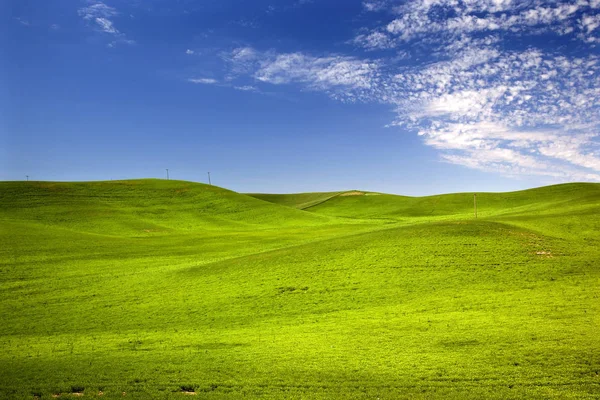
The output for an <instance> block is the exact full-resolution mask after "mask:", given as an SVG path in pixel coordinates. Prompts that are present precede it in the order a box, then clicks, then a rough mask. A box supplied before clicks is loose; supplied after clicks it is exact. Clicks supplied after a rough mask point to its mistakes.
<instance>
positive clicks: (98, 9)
mask: <svg viewBox="0 0 600 400" xmlns="http://www.w3.org/2000/svg"><path fill="white" fill-rule="evenodd" d="M77 14H78V15H79V16H80V17H81V18H82V19H83V20H84V21H87V22H88V23H92V22H93V23H94V26H95V28H96V30H98V31H100V32H103V33H107V34H109V35H112V36H114V38H115V39H114V40H112V41H111V42H110V43H109V44H108V47H115V46H116V45H117V44H119V43H121V44H128V45H132V44H135V41H134V40H131V39H127V38H126V37H125V35H124V34H123V33H121V32H120V31H119V30H118V29H117V28H116V27H115V24H114V22H113V18H114V17H117V16H118V15H119V12H118V11H117V10H116V9H115V8H114V7H111V6H108V5H106V4H105V3H103V2H100V1H91V2H90V3H89V5H88V6H86V7H82V8H80V9H79V10H77Z"/></svg>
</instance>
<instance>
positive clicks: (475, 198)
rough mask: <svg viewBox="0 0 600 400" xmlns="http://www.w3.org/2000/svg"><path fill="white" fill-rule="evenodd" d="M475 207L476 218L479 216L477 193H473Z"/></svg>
mask: <svg viewBox="0 0 600 400" xmlns="http://www.w3.org/2000/svg"><path fill="white" fill-rule="evenodd" d="M473 207H474V208H475V218H477V193H473Z"/></svg>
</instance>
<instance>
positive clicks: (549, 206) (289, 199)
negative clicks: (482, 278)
mask: <svg viewBox="0 0 600 400" xmlns="http://www.w3.org/2000/svg"><path fill="white" fill-rule="evenodd" d="M344 193H345V192H331V193H298V194H287V195H281V194H278V195H267V194H252V196H253V197H256V198H260V199H263V200H266V201H270V202H273V203H277V204H282V205H288V206H293V207H298V208H300V207H299V205H302V206H301V208H303V209H305V210H307V211H310V212H312V213H315V214H319V215H328V216H336V217H345V218H359V219H369V218H376V219H377V218H380V219H381V218H382V219H403V218H412V217H443V216H460V217H468V216H469V215H473V213H474V207H473V193H452V194H442V195H435V196H423V197H409V196H399V195H390V194H376V193H368V192H351V193H350V194H353V195H344ZM361 193H362V195H361ZM312 198H315V199H318V200H319V201H316V202H315V203H314V204H310V205H305V204H303V200H304V199H312ZM598 205H600V184H596V183H569V184H560V185H553V186H545V187H540V188H535V189H528V190H522V191H515V192H506V193H477V214H478V217H480V218H485V217H498V216H504V217H511V216H513V217H514V216H521V215H532V214H535V215H539V214H544V213H556V212H569V211H573V210H576V209H580V208H581V209H585V208H590V207H595V206H598Z"/></svg>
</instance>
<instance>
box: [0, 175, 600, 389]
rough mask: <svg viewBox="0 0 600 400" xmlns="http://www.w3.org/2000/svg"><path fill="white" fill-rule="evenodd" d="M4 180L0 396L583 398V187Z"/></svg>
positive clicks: (592, 255)
mask: <svg viewBox="0 0 600 400" xmlns="http://www.w3.org/2000/svg"><path fill="white" fill-rule="evenodd" d="M477 202H478V218H477V219H475V218H474V216H473V194H471V193H465V194H449V195H439V196H429V197H404V196H393V195H385V194H377V193H365V192H359V191H352V192H332V193H308V194H298V195H261V194H253V195H251V196H250V195H243V194H239V193H235V192H231V191H228V190H225V189H221V188H218V187H215V186H208V185H203V184H198V183H191V182H182V181H164V180H131V181H114V182H81V183H56V182H2V183H0V205H1V207H0V315H1V316H2V317H1V318H2V324H0V350H1V351H0V398H3V399H4V398H7V399H13V398H14V399H21V398H23V399H32V398H41V399H53V398H74V397H79V396H83V397H84V398H88V397H99V398H100V396H101V398H103V399H112V398H115V399H116V398H119V399H120V398H133V399H147V398H158V399H181V398H186V396H190V395H195V396H196V398H207V399H239V398H263V399H280V398H285V399H296V398H297V399H300V398H302V399H320V398H323V399H331V398H346V399H353V398H356V399H376V398H379V399H399V398H400V399H401V398H407V399H431V398H440V399H441V398H443V399H453V398H460V399H465V398H466V399H469V398H473V399H480V398H490V399H522V398H540V399H541V398H544V399H545V398H560V399H563V398H578V399H582V398H597V397H598V396H600V375H599V374H600V340H598V337H599V334H598V332H600V265H599V264H600V185H598V184H566V185H557V186H549V187H544V188H539V189H532V190H526V191H520V192H513V193H480V194H478V195H477Z"/></svg>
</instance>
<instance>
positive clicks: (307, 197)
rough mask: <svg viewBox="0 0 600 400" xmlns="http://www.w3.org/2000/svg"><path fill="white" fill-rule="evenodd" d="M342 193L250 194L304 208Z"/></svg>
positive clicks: (269, 200)
mask: <svg viewBox="0 0 600 400" xmlns="http://www.w3.org/2000/svg"><path fill="white" fill-rule="evenodd" d="M341 193H343V192H315V193H297V194H264V193H249V194H248V196H252V197H256V198H257V199H261V200H265V201H268V202H270V203H276V204H282V205H284V206H288V207H294V208H298V209H300V210H303V209H305V208H308V207H313V206H315V205H317V204H320V203H323V202H325V201H327V200H329V199H331V198H332V197H335V196H337V195H339V194H341Z"/></svg>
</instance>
